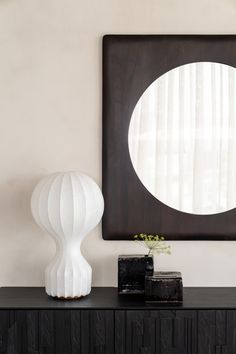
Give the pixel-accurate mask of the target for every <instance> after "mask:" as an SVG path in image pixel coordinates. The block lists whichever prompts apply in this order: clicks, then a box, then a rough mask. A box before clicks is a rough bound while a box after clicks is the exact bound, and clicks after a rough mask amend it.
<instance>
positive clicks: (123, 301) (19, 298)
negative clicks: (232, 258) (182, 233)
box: [0, 287, 236, 310]
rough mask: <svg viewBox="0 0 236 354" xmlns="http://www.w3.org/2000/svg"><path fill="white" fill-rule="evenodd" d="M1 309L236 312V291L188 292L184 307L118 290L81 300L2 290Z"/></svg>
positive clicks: (24, 289) (36, 290)
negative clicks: (226, 310)
mask: <svg viewBox="0 0 236 354" xmlns="http://www.w3.org/2000/svg"><path fill="white" fill-rule="evenodd" d="M0 309H1V310H3V309H52V310H53V309H57V310H58V309H62V310H65V309H68V310H72V309H81V310H83V309H84V310H86V309H88V310H89V309H108V310H109V309H116V310H124V309H126V310H129V309H130V310H132V309H134V310H135V309H157V310H158V309H179V310H188V309H196V310H198V309H236V287H232V288H223V287H222V288H213V287H211V288H206V287H201V288H198V287H193V288H184V301H183V303H145V300H144V299H143V298H142V297H137V296H134V295H132V296H131V295H122V296H121V295H120V296H119V295H118V292H117V288H115V287H94V288H92V292H91V294H90V295H89V296H86V297H84V298H81V299H79V300H60V299H55V298H51V297H49V296H48V295H47V294H46V293H45V289H44V288H41V287H2V288H0Z"/></svg>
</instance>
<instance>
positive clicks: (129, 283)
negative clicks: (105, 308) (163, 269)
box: [118, 255, 153, 294]
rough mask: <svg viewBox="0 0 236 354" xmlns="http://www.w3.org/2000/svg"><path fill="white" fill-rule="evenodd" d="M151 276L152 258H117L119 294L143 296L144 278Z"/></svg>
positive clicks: (126, 256) (141, 256)
mask: <svg viewBox="0 0 236 354" xmlns="http://www.w3.org/2000/svg"><path fill="white" fill-rule="evenodd" d="M152 274H153V258H152V256H144V255H131V256H129V255H125V256H119V258H118V292H119V294H144V287H145V277H146V276H150V275H152Z"/></svg>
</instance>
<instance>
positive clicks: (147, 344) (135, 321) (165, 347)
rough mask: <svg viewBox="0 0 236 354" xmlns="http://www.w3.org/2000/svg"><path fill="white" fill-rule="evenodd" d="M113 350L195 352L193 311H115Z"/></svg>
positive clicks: (118, 353)
mask: <svg viewBox="0 0 236 354" xmlns="http://www.w3.org/2000/svg"><path fill="white" fill-rule="evenodd" d="M115 319H116V327H115V353H116V354H137V353H145V354H146V353H147V354H180V353H181V354H197V315H196V311H187V310H183V311H181V310H179V311H171V310H157V311H155V310H143V311H133V310H131V311H129V310H128V311H126V312H124V311H116V314H115Z"/></svg>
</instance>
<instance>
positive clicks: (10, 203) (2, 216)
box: [0, 175, 55, 286]
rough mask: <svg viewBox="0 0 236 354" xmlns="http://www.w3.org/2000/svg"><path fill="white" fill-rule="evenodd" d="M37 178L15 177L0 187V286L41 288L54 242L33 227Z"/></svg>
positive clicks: (36, 227) (38, 178)
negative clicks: (33, 197) (32, 205)
mask: <svg viewBox="0 0 236 354" xmlns="http://www.w3.org/2000/svg"><path fill="white" fill-rule="evenodd" d="M40 178H41V176H39V177H35V178H29V177H28V176H23V175H20V176H15V177H14V178H8V179H5V181H2V183H1V184H0V244H1V247H0V262H1V264H2V266H1V267H0V285H1V286H19V285H21V286H29V285H30V286H40V285H44V270H45V267H46V265H47V263H48V262H49V261H50V259H51V257H52V254H53V252H54V249H55V246H54V242H53V241H52V240H51V238H50V237H49V235H46V234H43V232H42V230H40V229H39V227H38V226H37V225H36V224H35V222H34V220H33V217H32V215H31V210H30V199H31V194H32V191H33V189H34V187H35V185H36V184H37V182H38V181H39V180H40Z"/></svg>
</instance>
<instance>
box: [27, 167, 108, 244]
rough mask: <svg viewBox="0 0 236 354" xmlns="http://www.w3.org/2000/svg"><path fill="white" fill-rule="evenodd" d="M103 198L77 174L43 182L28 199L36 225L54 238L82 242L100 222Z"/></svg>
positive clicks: (54, 176) (49, 177) (88, 182)
mask: <svg viewBox="0 0 236 354" xmlns="http://www.w3.org/2000/svg"><path fill="white" fill-rule="evenodd" d="M103 210H104V201H103V196H102V193H101V191H100V188H99V187H98V185H97V184H96V183H95V182H94V181H93V180H92V179H91V178H90V177H88V176H86V175H84V174H82V173H79V172H64V173H55V174H53V175H50V176H47V177H45V178H43V179H42V180H41V181H40V182H39V183H38V184H37V185H36V187H35V189H34V191H33V194H32V198H31V211H32V214H33V217H34V219H35V221H36V223H37V224H38V225H39V226H40V227H41V228H42V229H44V230H46V231H47V232H49V233H50V234H51V235H52V236H54V237H55V238H57V239H58V238H61V239H64V238H69V237H72V238H73V237H74V236H75V237H78V236H80V237H81V238H83V236H85V235H86V234H87V233H88V232H89V231H91V230H92V229H93V228H94V227H95V226H96V225H97V224H98V223H99V221H100V220H101V218H102V214H103Z"/></svg>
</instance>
